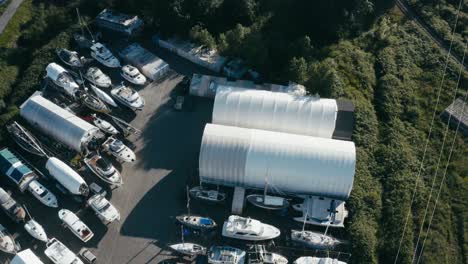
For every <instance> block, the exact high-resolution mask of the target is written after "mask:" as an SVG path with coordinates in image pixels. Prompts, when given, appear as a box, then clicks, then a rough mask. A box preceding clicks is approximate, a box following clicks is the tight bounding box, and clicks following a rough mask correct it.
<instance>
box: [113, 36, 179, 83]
mask: <svg viewBox="0 0 468 264" xmlns="http://www.w3.org/2000/svg"><path fill="white" fill-rule="evenodd" d="M119 55H120V57H122V58H123V59H124V60H125V61H126V62H127V63H129V64H131V65H133V66H135V67H137V68H138V69H139V70H140V71H141V73H143V74H144V75H145V76H146V77H148V78H150V79H151V80H153V81H154V80H157V79H159V78H161V77H163V76H164V75H166V74H167V73H168V72H169V70H170V68H169V64H167V63H166V62H165V61H164V60H162V59H160V58H159V57H157V56H156V55H154V54H153V53H151V52H150V51H148V50H147V49H145V48H143V47H142V46H141V45H140V44H138V43H133V44H131V45H129V46H127V47H126V48H124V49H123V50H121V51H120V52H119Z"/></svg>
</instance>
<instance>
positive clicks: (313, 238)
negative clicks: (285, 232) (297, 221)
mask: <svg viewBox="0 0 468 264" xmlns="http://www.w3.org/2000/svg"><path fill="white" fill-rule="evenodd" d="M291 240H292V241H293V242H296V243H300V244H303V245H305V246H307V247H311V248H316V249H332V248H334V247H335V246H337V245H339V244H340V243H341V241H339V240H338V239H336V238H334V237H331V236H327V235H325V234H321V233H317V232H312V231H305V230H303V231H300V230H291Z"/></svg>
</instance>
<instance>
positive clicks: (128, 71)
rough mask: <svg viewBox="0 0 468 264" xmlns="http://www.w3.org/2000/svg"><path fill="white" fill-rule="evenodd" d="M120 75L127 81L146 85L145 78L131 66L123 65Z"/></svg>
mask: <svg viewBox="0 0 468 264" xmlns="http://www.w3.org/2000/svg"><path fill="white" fill-rule="evenodd" d="M120 75H121V76H122V77H123V78H124V79H125V80H127V81H129V82H131V83H133V84H136V85H144V84H145V83H146V77H145V76H144V75H143V74H141V73H140V71H139V70H138V69H137V68H136V67H133V66H132V65H128V64H127V65H124V66H123V67H122V71H121V72H120Z"/></svg>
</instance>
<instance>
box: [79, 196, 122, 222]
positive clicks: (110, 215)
mask: <svg viewBox="0 0 468 264" xmlns="http://www.w3.org/2000/svg"><path fill="white" fill-rule="evenodd" d="M87 204H88V205H89V206H90V207H91V209H92V210H93V211H94V213H95V214H96V215H97V217H98V218H99V219H100V220H101V222H103V223H104V224H109V223H112V222H114V221H120V213H119V211H117V209H116V208H115V207H114V206H113V205H112V204H111V203H110V202H109V201H108V200H107V199H106V197H104V194H95V195H93V196H91V198H89V199H88V201H87Z"/></svg>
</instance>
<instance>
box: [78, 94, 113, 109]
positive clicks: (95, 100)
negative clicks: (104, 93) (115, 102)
mask: <svg viewBox="0 0 468 264" xmlns="http://www.w3.org/2000/svg"><path fill="white" fill-rule="evenodd" d="M79 98H80V101H81V102H82V103H83V104H84V105H85V106H86V107H88V108H89V109H91V110H93V111H95V112H98V113H105V114H108V113H110V112H111V111H112V110H111V109H110V108H109V107H108V106H107V105H106V104H105V103H104V102H103V101H101V99H99V97H97V96H94V95H93V94H91V93H87V92H81V93H80V96H79Z"/></svg>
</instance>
